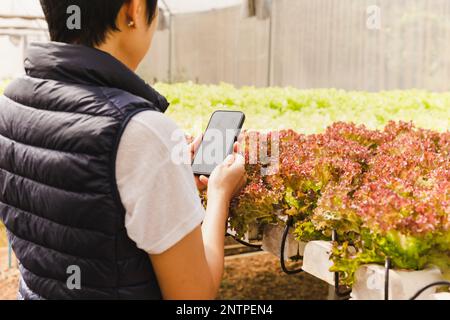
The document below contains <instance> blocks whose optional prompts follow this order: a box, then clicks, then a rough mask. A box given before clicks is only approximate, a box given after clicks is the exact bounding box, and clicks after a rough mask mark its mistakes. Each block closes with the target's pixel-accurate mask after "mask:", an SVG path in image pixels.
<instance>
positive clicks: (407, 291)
mask: <svg viewBox="0 0 450 320" xmlns="http://www.w3.org/2000/svg"><path fill="white" fill-rule="evenodd" d="M283 231H284V227H283V226H278V225H267V226H266V227H265V229H264V234H263V245H262V249H263V250H264V251H267V252H270V253H272V254H274V255H276V256H277V257H280V254H281V238H282V234H283ZM331 248H332V243H331V242H327V241H312V242H309V243H301V242H298V241H296V240H295V237H294V235H293V234H292V229H291V230H290V232H289V235H288V237H287V240H286V246H285V252H284V257H285V259H286V260H287V259H289V258H290V257H294V256H298V255H300V256H303V266H302V269H303V270H304V271H305V272H307V273H309V274H311V275H313V276H315V277H316V278H318V279H321V280H323V281H325V282H327V283H328V284H330V285H331V286H334V273H333V272H330V271H329V270H330V268H331V266H332V261H331V260H330V253H331ZM442 280H444V278H443V275H442V273H441V271H440V270H439V269H438V268H435V267H432V268H429V269H427V270H423V271H406V270H390V271H389V299H391V300H408V299H410V298H412V297H413V296H414V294H416V293H417V292H418V291H419V290H420V289H422V288H424V287H425V286H426V285H428V284H431V283H434V282H437V281H442ZM384 286H385V268H384V266H380V265H365V266H362V267H361V268H359V269H358V271H357V272H356V275H355V284H354V286H353V288H352V293H351V299H354V300H383V299H384V292H385V288H384ZM418 299H422V300H450V293H437V288H436V287H434V288H430V289H428V290H427V291H425V292H424V293H423V294H422V295H420V297H419V298H418Z"/></svg>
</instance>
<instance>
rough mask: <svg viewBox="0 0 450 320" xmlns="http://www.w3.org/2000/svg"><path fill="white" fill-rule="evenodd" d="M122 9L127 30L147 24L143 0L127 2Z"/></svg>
mask: <svg viewBox="0 0 450 320" xmlns="http://www.w3.org/2000/svg"><path fill="white" fill-rule="evenodd" d="M124 9H125V19H126V21H124V22H125V25H126V26H127V27H128V28H136V27H137V26H140V25H142V23H145V24H147V20H146V15H145V10H146V8H145V6H144V1H143V0H128V1H126V2H125V4H124Z"/></svg>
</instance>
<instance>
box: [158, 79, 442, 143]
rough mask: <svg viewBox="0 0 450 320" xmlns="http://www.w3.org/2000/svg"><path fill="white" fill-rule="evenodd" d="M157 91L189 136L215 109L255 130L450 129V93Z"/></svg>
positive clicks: (176, 87)
mask: <svg viewBox="0 0 450 320" xmlns="http://www.w3.org/2000/svg"><path fill="white" fill-rule="evenodd" d="M155 87H156V89H157V90H158V91H159V92H160V93H162V94H163V95H165V96H166V97H167V98H168V100H169V102H170V103H171V107H170V108H169V111H168V114H169V116H171V117H172V118H173V119H174V120H175V121H176V122H177V123H178V124H179V125H180V126H181V127H182V128H183V129H185V130H187V131H188V132H189V133H191V134H198V133H199V132H201V130H202V129H204V128H205V126H206V124H207V122H208V120H209V117H210V115H211V113H212V112H214V111H215V110H217V109H232V110H241V111H244V112H245V113H246V115H247V121H246V128H247V129H254V130H281V129H294V130H296V131H297V132H298V133H304V134H312V133H321V132H324V131H325V129H326V128H327V127H328V126H330V125H332V124H333V123H335V122H353V123H356V124H364V125H366V126H367V127H368V128H370V129H382V128H383V127H384V126H385V125H386V124H387V123H388V122H389V121H391V120H393V121H406V122H409V121H413V122H414V124H415V125H417V126H418V127H421V128H425V129H433V130H437V131H445V130H449V129H450V93H429V92H425V91H417V90H412V91H389V92H381V93H366V92H346V91H342V90H335V89H324V90H298V89H294V88H261V89H259V88H252V87H244V88H241V89H237V88H235V87H233V86H231V85H227V84H222V85H218V86H215V85H196V84H192V83H181V84H173V85H170V84H163V83H159V84H157V85H156V86H155Z"/></svg>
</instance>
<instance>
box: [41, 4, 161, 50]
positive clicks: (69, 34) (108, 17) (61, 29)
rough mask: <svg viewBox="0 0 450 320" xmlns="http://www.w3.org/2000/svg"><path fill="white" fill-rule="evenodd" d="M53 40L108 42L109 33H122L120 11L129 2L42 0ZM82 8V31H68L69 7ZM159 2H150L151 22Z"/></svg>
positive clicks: (84, 43)
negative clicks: (120, 31) (118, 23)
mask: <svg viewBox="0 0 450 320" xmlns="http://www.w3.org/2000/svg"><path fill="white" fill-rule="evenodd" d="M40 1H41V6H42V9H43V11H44V14H45V19H46V20H47V23H48V29H49V32H50V38H51V40H52V41H57V42H65V43H76V44H83V45H86V46H90V47H94V46H96V45H100V44H102V43H103V42H104V41H105V40H106V36H107V34H108V32H109V31H119V29H118V27H117V25H116V19H117V15H118V14H119V11H120V8H122V6H123V5H124V4H125V3H126V2H127V1H129V0H40ZM72 5H76V6H78V7H79V8H80V13H81V17H80V20H81V26H80V27H81V28H80V29H76V28H75V29H74V28H68V26H67V21H68V19H69V17H70V16H71V14H70V13H68V8H69V7H70V6H72ZM157 7H158V0H147V14H148V23H149V24H150V23H151V22H152V21H153V19H154V17H155V14H156V10H157Z"/></svg>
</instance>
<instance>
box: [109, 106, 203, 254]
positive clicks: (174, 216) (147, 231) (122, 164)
mask: <svg viewBox="0 0 450 320" xmlns="http://www.w3.org/2000/svg"><path fill="white" fill-rule="evenodd" d="M179 132H181V131H180V129H179V128H178V127H177V125H176V124H175V123H174V122H173V121H172V120H170V119H169V118H168V117H167V116H165V115H164V114H162V113H159V112H155V111H144V112H141V113H139V114H137V115H136V116H134V117H133V118H132V119H131V120H130V122H129V124H128V125H127V127H126V128H125V131H124V133H123V136H122V138H121V140H120V144H119V149H118V153H117V161H116V179H117V185H118V188H119V193H120V197H121V200H122V203H123V205H124V207H125V209H126V218H125V227H126V229H127V233H128V236H129V237H130V238H131V239H132V240H133V241H135V242H136V244H137V246H138V247H139V248H140V249H143V250H144V251H146V252H147V253H149V254H160V253H163V252H165V251H167V250H168V249H170V248H171V247H172V246H174V245H175V244H176V243H177V242H179V241H180V240H182V239H183V238H184V237H185V236H187V235H188V234H189V233H190V232H192V231H193V230H194V229H195V228H196V227H198V226H199V225H200V224H201V223H202V221H203V219H204V216H205V211H204V209H203V206H202V204H201V200H200V197H199V195H198V191H197V188H196V185H195V180H194V174H193V172H192V168H191V166H190V164H189V162H187V161H174V159H178V160H180V159H179V158H177V157H175V158H174V156H173V154H174V151H175V150H177V149H180V139H174V137H176V136H178V138H179V136H180V135H179ZM181 140H182V147H183V149H185V150H186V149H187V143H186V140H185V138H184V137H183V138H182V139H181ZM175 153H176V152H175Z"/></svg>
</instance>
